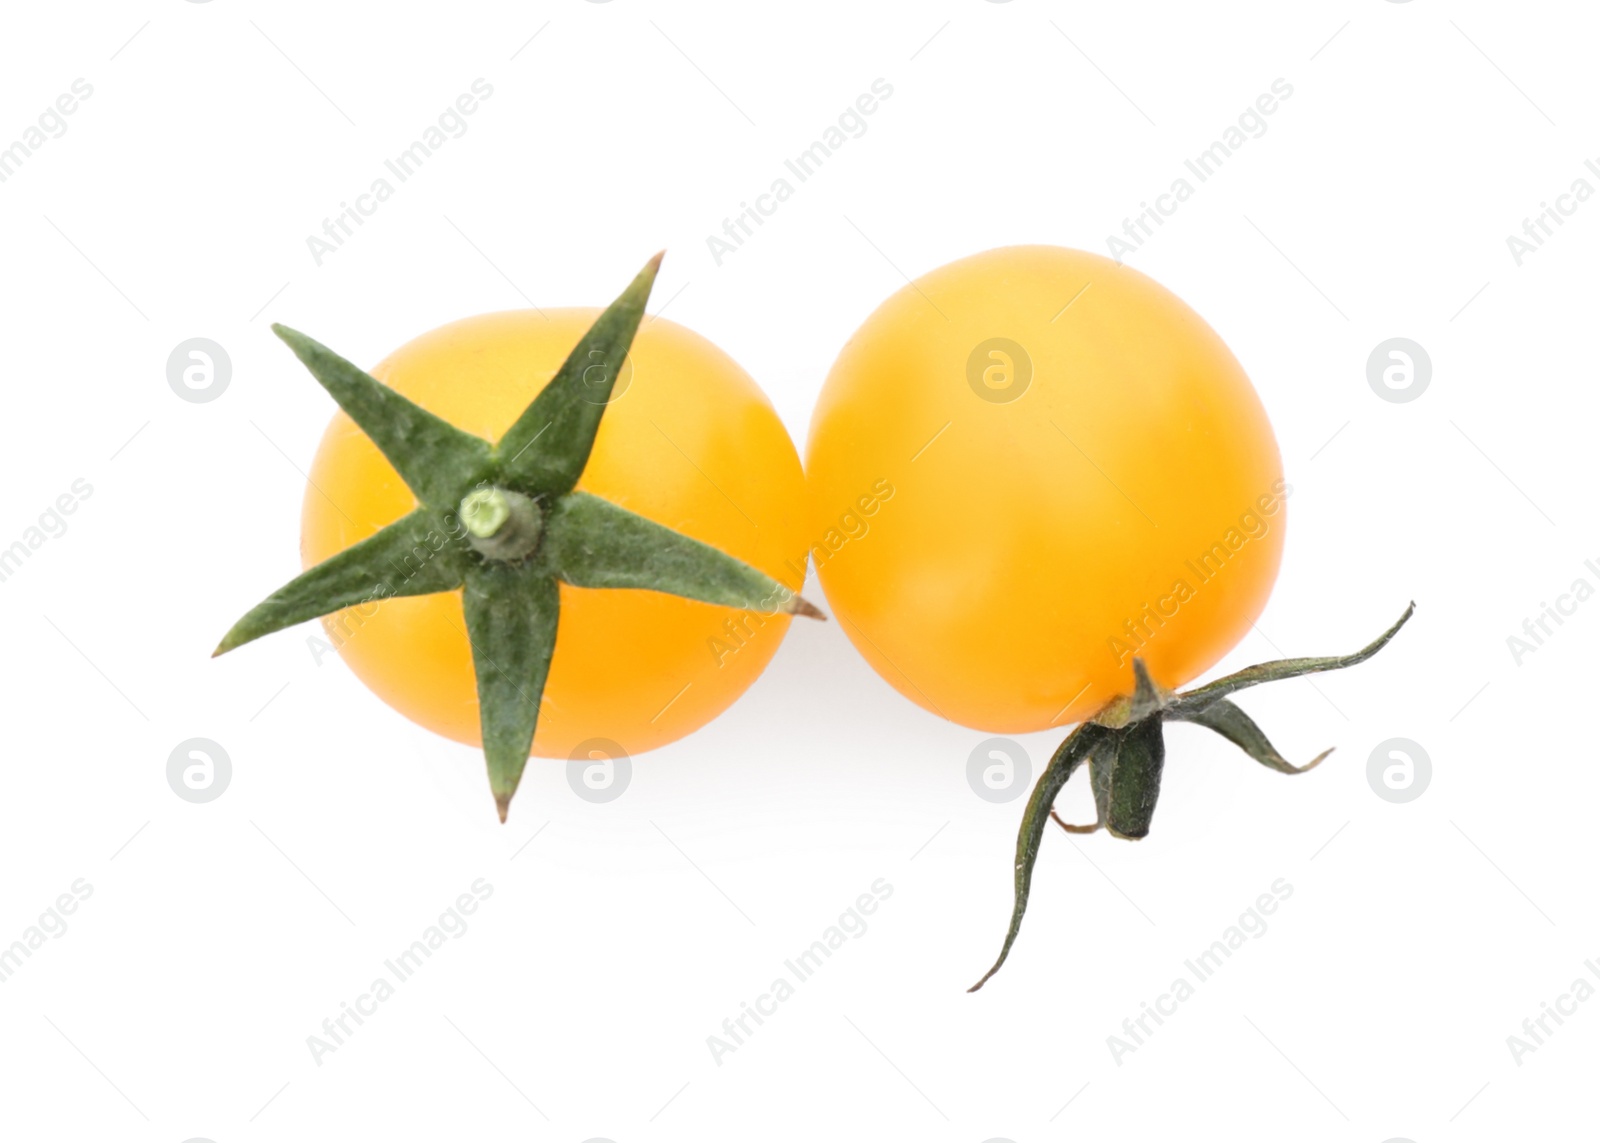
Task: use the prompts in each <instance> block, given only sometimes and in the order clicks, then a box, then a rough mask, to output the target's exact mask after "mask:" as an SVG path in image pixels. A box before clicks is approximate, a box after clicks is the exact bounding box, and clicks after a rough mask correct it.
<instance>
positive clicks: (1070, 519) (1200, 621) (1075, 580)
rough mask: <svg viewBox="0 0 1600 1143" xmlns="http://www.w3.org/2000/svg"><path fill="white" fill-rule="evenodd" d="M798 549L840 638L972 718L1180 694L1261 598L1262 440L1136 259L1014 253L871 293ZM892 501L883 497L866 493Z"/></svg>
mask: <svg viewBox="0 0 1600 1143" xmlns="http://www.w3.org/2000/svg"><path fill="white" fill-rule="evenodd" d="M806 479H807V488H808V498H809V515H810V521H811V533H812V537H813V540H815V541H819V542H816V543H814V545H813V547H812V558H813V560H814V561H815V562H816V564H817V568H818V574H819V575H820V578H821V580H822V586H823V589H824V591H825V592H826V593H827V597H828V601H829V603H830V604H831V605H832V607H833V611H834V614H835V616H836V617H837V618H838V619H839V620H840V621H841V623H842V625H843V627H844V630H845V631H846V633H847V634H848V635H849V637H850V639H851V640H852V642H854V643H855V645H856V648H857V649H858V650H859V651H860V652H861V653H862V654H863V655H864V656H865V657H866V658H867V660H868V662H870V663H871V664H872V666H873V667H874V668H875V669H876V670H877V671H878V673H879V674H881V675H882V676H883V677H884V678H885V679H887V680H888V681H889V682H890V683H892V684H893V685H894V686H895V687H896V688H897V689H898V690H900V691H901V693H903V694H904V695H906V697H908V698H910V699H912V700H913V701H915V702H917V703H920V704H921V705H922V706H924V707H926V708H928V709H929V710H932V711H934V712H936V713H938V714H941V715H943V716H945V717H947V718H950V719H953V720H955V721H956V722H959V723H962V724H963V725H966V726H971V727H975V728H979V729H983V730H989V731H994V732H999V733H1021V732H1024V731H1032V730H1041V729H1044V728H1046V727H1051V726H1060V725H1063V724H1067V723H1071V722H1075V721H1079V720H1081V719H1083V718H1085V717H1088V716H1090V715H1092V714H1093V713H1094V712H1095V711H1096V710H1098V709H1099V708H1100V707H1102V706H1104V705H1105V703H1106V702H1107V701H1109V700H1110V699H1112V698H1113V697H1115V696H1117V695H1118V694H1127V693H1130V692H1131V690H1132V684H1133V673H1132V658H1133V656H1134V655H1138V656H1141V657H1142V658H1143V659H1144V660H1145V662H1146V664H1147V665H1148V666H1149V668H1150V671H1151V674H1152V675H1153V676H1154V678H1155V680H1156V682H1157V683H1160V684H1163V685H1165V686H1168V687H1178V686H1181V685H1182V684H1184V683H1186V682H1188V681H1189V680H1191V679H1193V678H1194V677H1195V676H1197V675H1199V674H1200V673H1201V672H1202V671H1204V670H1206V669H1207V668H1208V667H1210V666H1211V665H1212V664H1214V663H1216V662H1217V660H1218V659H1220V658H1221V657H1222V656H1223V655H1224V654H1226V653H1227V651H1228V650H1229V649H1230V648H1232V647H1233V645H1234V644H1235V643H1236V642H1238V640H1239V639H1240V638H1241V637H1242V636H1243V635H1244V633H1245V632H1246V631H1248V630H1249V629H1250V625H1251V623H1252V622H1253V621H1254V620H1255V618H1256V617H1257V616H1258V615H1259V614H1260V612H1261V609H1262V608H1263V607H1264V606H1265V604H1266V600H1267V595H1268V593H1269V592H1270V591H1271V589H1272V584H1273V581H1274V580H1275V579H1276V577H1277V573H1278V564H1279V559H1280V556H1281V554H1282V549H1283V537H1284V520H1285V514H1286V510H1285V506H1284V501H1285V499H1286V498H1287V497H1288V495H1289V492H1290V489H1289V488H1288V486H1287V485H1285V484H1284V482H1283V470H1282V465H1281V463H1280V460H1279V456H1278V448H1277V444H1276V442H1275V440H1274V438H1273V435H1272V426H1271V425H1270V424H1269V423H1268V421H1267V417H1266V413H1265V411H1264V410H1263V409H1262V407H1261V402H1260V400H1259V398H1258V397H1257V395H1256V392H1255V390H1254V389H1253V388H1252V387H1251V385H1250V381H1249V379H1248V378H1247V377H1246V376H1245V374H1244V371H1243V369H1242V368H1240V366H1239V363H1238V361H1236V360H1235V359H1234V357H1233V355H1232V354H1231V353H1230V352H1229V351H1228V348H1227V346H1226V345H1224V344H1223V343H1222V340H1221V338H1219V337H1218V336H1217V334H1216V333H1215V332H1214V331H1213V330H1212V329H1211V327H1210V326H1208V325H1207V324H1206V323H1205V322H1204V321H1203V320H1202V319H1201V318H1200V316H1199V315H1198V314H1196V313H1195V312H1194V311H1193V310H1192V309H1190V308H1189V307H1188V306H1187V305H1185V304H1184V303H1183V302H1182V301H1181V300H1179V299H1178V298H1177V297H1176V296H1175V295H1173V294H1172V293H1171V292H1169V291H1168V290H1166V289H1165V288H1163V287H1162V286H1161V285H1159V284H1158V283H1156V282H1155V281H1153V280H1151V279H1150V278H1148V277H1146V276H1145V275H1143V274H1141V273H1139V272H1138V271H1136V270H1132V269H1129V268H1128V267H1126V266H1119V265H1117V264H1116V263H1114V262H1112V261H1110V260H1108V259H1106V258H1102V257H1099V256H1097V255H1094V254H1086V253H1083V252H1081V251H1076V250H1066V249H1061V248H1057V247H1049V246H1018V247H1008V248H1004V249H999V250H991V251H988V252H987V253H984V254H978V255H975V256H973V257H970V258H965V259H962V260H960V261H958V262H953V263H951V264H949V265H947V266H943V267H941V268H939V269H937V270H934V271H933V272H932V273H930V274H928V275H926V276H925V277H922V278H920V279H918V280H917V281H916V282H915V283H914V284H912V285H909V286H907V287H906V288H904V289H902V290H900V291H899V292H898V293H896V294H895V295H894V296H893V297H891V298H889V300H888V301H886V302H884V303H883V305H882V306H880V307H879V308H878V310H877V311H876V312H874V313H873V314H872V316H871V317H869V318H868V319H867V321H866V323H865V324H864V325H862V327H861V328H860V329H859V330H857V331H856V334H855V336H854V337H852V338H851V339H850V341H849V343H848V344H847V345H846V346H845V347H844V350H843V351H842V352H841V353H840V355H839V358H838V361H837V362H836V363H835V364H834V366H833V369H832V371H831V372H830V374H829V376H828V379H827V383H826V385H825V386H824V387H823V391H822V395H821V397H820V399H819V400H818V402H817V406H816V410H815V413H814V414H813V417H812V422H811V434H810V439H809V442H808V444H807V456H806ZM885 486H886V487H887V488H889V489H890V490H891V493H890V495H887V496H885V495H882V494H881V493H875V492H874V490H875V489H878V488H880V487H885Z"/></svg>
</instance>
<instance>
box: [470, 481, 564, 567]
mask: <svg viewBox="0 0 1600 1143" xmlns="http://www.w3.org/2000/svg"><path fill="white" fill-rule="evenodd" d="M459 512H460V514H461V526H462V527H463V528H465V529H466V530H467V541H468V543H470V544H471V545H472V546H473V547H474V548H476V549H477V550H478V551H479V552H481V553H482V554H483V555H484V556H485V557H486V558H488V559H491V560H505V561H506V562H508V563H515V562H516V561H518V560H524V559H527V558H528V557H529V556H531V555H532V554H533V553H534V550H535V549H536V548H538V546H539V537H540V534H541V533H542V531H543V526H544V513H542V512H540V511H539V503H538V501H536V500H534V499H533V498H532V497H531V496H524V495H523V494H522V493H520V492H513V491H512V490H511V489H509V488H496V487H494V486H490V487H487V488H475V489H473V490H472V491H471V492H469V493H467V494H466V495H465V496H463V497H462V498H461V507H460V508H459Z"/></svg>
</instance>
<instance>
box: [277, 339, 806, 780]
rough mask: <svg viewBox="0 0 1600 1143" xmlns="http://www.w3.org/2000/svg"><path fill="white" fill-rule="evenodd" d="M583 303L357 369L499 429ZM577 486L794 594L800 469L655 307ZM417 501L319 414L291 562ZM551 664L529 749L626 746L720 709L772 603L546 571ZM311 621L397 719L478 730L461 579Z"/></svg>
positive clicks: (343, 543) (554, 356)
mask: <svg viewBox="0 0 1600 1143" xmlns="http://www.w3.org/2000/svg"><path fill="white" fill-rule="evenodd" d="M599 315H600V311H599V310H593V309H560V310H546V311H544V312H543V313H542V314H541V313H539V312H537V311H511V312H506V313H495V314H486V315H483V316H480V317H474V318H468V319H466V320H464V321H458V322H455V323H453V324H450V325H447V326H443V327H441V328H439V329H436V330H433V331H432V332H430V333H426V334H423V335H422V336H421V337H418V338H416V339H415V340H413V341H411V342H409V343H408V344H406V345H405V346H402V347H401V348H400V349H398V350H396V351H395V352H394V353H392V354H390V355H389V356H388V357H387V358H386V359H385V360H384V361H383V362H382V363H381V364H380V365H378V366H377V367H376V368H375V369H374V370H372V373H373V376H375V377H377V378H378V379H379V380H381V381H384V382H385V383H387V384H388V385H390V386H392V387H393V388H394V389H396V390H398V391H399V392H400V393H403V394H404V395H405V396H407V397H409V398H411V399H412V400H413V401H415V402H417V403H418V404H420V405H421V406H423V407H424V408H426V409H428V410H429V411H431V412H433V413H435V414H437V415H439V416H440V417H443V418H444V419H445V420H447V421H449V422H451V423H452V424H454V425H456V426H458V427H460V428H462V429H465V430H466V431H468V432H471V433H475V434H477V435H479V436H482V437H484V438H485V439H487V440H491V441H493V440H498V439H499V437H500V436H501V434H503V433H504V432H505V430H506V429H507V428H509V427H510V425H511V424H512V423H513V422H514V421H515V420H516V418H517V417H518V415H520V414H521V412H522V411H523V409H525V408H526V407H527V405H528V403H529V402H530V401H531V400H532V399H533V398H534V397H535V396H536V395H537V394H538V393H539V392H540V390H542V389H543V388H544V386H545V385H546V384H547V383H548V382H549V380H550V378H551V377H553V376H554V374H555V371H556V370H557V369H558V368H559V367H560V365H561V363H562V361H563V360H565V358H566V356H567V354H568V353H569V352H570V351H571V349H572V348H573V346H574V345H576V344H577V342H578V339H579V338H580V337H582V335H583V334H584V332H585V331H586V330H587V329H588V328H589V326H590V325H591V324H592V323H593V322H594V320H595V318H597V317H598V316H599ZM617 389H618V390H620V395H618V396H615V397H614V398H613V400H612V402H611V404H610V405H609V406H608V408H607V409H606V413H605V416H604V418H603V419H602V421H601V424H600V431H599V434H598V435H597V436H596V438H595V445H594V451H593V453H592V454H591V455H590V458H589V464H588V467H587V468H586V469H585V470H584V473H583V477H582V479H581V480H580V481H579V482H578V487H579V488H580V489H582V490H584V491H586V492H591V493H593V494H595V495H596V496H601V497H604V498H605V499H607V500H610V501H612V502H614V503H616V504H619V505H621V506H623V507H625V508H628V509H629V510H631V511H634V512H637V513H639V514H640V515H642V516H645V517H648V518H649V519H651V520H654V521H656V522H657V523H659V524H664V525H666V526H667V527H669V528H673V529H676V530H678V531H680V532H682V533H684V534H685V535H688V536H692V537H693V538H695V539H697V540H701V541H703V542H705V543H708V544H711V545H712V546H714V547H716V548H719V549H721V550H722V551H724V552H727V553H728V554H730V555H733V556H736V557H737V558H739V559H742V560H744V561H745V562H746V563H749V564H751V565H752V566H754V567H757V568H759V569H761V570H762V571H764V572H766V573H767V574H769V575H771V576H772V577H773V578H775V579H777V580H779V581H780V582H782V583H784V584H786V585H787V586H789V587H790V588H792V589H794V590H796V591H798V590H799V589H800V587H801V576H800V575H799V574H797V572H796V570H795V569H796V567H800V568H803V567H804V563H803V561H798V560H797V555H798V553H801V552H803V551H804V549H805V544H804V541H803V539H802V538H801V537H802V536H803V512H804V480H803V477H802V475H801V470H800V462H799V457H798V456H797V454H796V452H795V449H794V445H793V443H792V442H791V441H790V439H789V435H788V433H787V432H786V430H785V429H784V427H783V424H782V422H781V421H780V420H779V419H778V416H777V413H776V412H775V411H774V410H773V408H772V405H771V403H770V402H769V401H768V400H767V398H766V396H765V394H763V393H762V392H761V390H760V389H759V388H758V387H757V386H756V384H755V382H754V381H753V380H751V378H750V377H749V376H748V375H747V374H746V373H745V372H744V370H742V369H741V368H740V367H739V366H738V365H737V364H736V363H735V362H734V361H733V360H732V359H731V358H729V357H728V356H727V355H726V354H724V353H723V352H722V351H721V350H719V349H718V348H717V347H716V346H714V345H712V344H711V343H710V342H709V341H707V340H705V339H704V338H702V337H700V336H699V335H698V334H695V333H693V332H692V331H690V330H688V329H685V328H684V327H682V326H679V325H676V324H674V323H673V322H671V321H667V320H666V319H664V318H647V319H646V320H645V323H644V324H643V325H642V326H641V327H640V329H639V333H638V335H637V337H636V338H635V340H634V344H633V348H632V349H631V350H630V352H629V355H628V363H627V364H626V365H625V366H624V368H623V372H622V373H621V374H620V375H619V379H618V382H617ZM415 506H416V499H415V498H414V497H413V496H412V495H411V492H410V490H409V489H408V488H407V487H406V485H405V484H404V483H403V482H402V481H401V479H400V477H399V475H398V474H397V473H395V471H394V469H393V468H392V467H391V466H390V465H389V463H388V462H387V461H386V460H384V458H383V456H382V455H381V454H380V453H379V452H378V450H377V448H376V447H375V446H374V445H373V444H372V442H371V441H370V440H368V439H367V437H366V435H365V434H363V433H362V432H361V430H360V429H359V428H357V427H356V426H355V424H354V423H353V422H352V421H351V420H350V419H349V418H348V417H347V416H345V414H343V413H339V414H337V415H335V417H334V418H333V421H332V423H331V424H329V426H328V429H327V432H326V433H325V434H324V436H323V439H322V444H321V446H320V447H319V448H318V450H317V455H316V459H315V461H314V462H313V465H312V469H311V480H310V482H309V484H308V485H307V488H306V496H305V504H304V507H303V511H302V530H301V551H302V556H303V559H304V562H305V565H306V566H307V567H310V566H312V565H313V564H316V563H319V562H321V561H322V560H324V559H326V558H328V557H329V556H331V555H333V554H335V553H336V552H339V551H341V550H343V549H344V548H346V547H349V546H350V545H351V544H354V543H356V542H358V541H360V540H363V539H365V538H366V537H367V536H370V535H371V534H372V533H374V532H376V531H377V530H378V529H379V528H381V527H383V526H384V525H386V524H388V523H390V522H391V521H393V520H396V519H398V518H399V517H400V516H402V515H404V514H405V513H407V512H409V511H411V510H412V509H413V508H414V507H415ZM560 590H561V615H560V622H559V626H558V629H557V636H556V647H555V658H554V661H553V663H552V665H551V669H550V677H549V680H548V682H547V684H546V686H545V692H544V701H543V703H542V705H541V708H540V716H539V724H538V730H537V733H536V735H535V738H534V744H533V753H534V754H536V755H540V756H544V757H567V756H569V755H570V754H571V753H572V751H574V750H575V749H577V748H578V747H579V746H580V745H581V744H584V743H586V742H587V741H588V740H590V739H595V738H603V739H608V740H610V741H611V742H614V743H616V744H617V745H619V746H621V747H622V748H623V749H624V750H625V751H626V752H627V753H629V754H630V755H631V754H637V753H640V752H641V751H644V750H649V749H652V748H654V747H657V746H661V745H664V744H666V743H668V742H672V741H674V740H676V739H678V738H681V737H682V736H683V735H685V734H688V733H690V732H691V731H693V730H696V729H698V728H699V727H700V726H702V725H704V724H705V723H706V722H708V721H710V720H711V719H712V718H714V717H716V716H717V715H718V714H720V713H721V712H722V711H723V710H724V709H726V708H727V706H728V705H729V704H730V703H732V702H733V701H734V699H736V698H737V697H738V696H739V695H740V694H741V693H743V692H744V690H745V688H747V687H748V686H749V685H750V684H751V683H752V682H754V681H755V679H756V677H757V676H758V675H759V674H760V673H761V671H762V669H763V668H764V667H765V666H766V664H767V662H768V661H769V660H770V659H771V657H772V655H773V652H774V651H776V649H777V647H778V644H779V642H780V641H781V640H782V638H783V634H784V632H785V631H786V630H787V628H788V623H789V617H788V616H787V615H775V616H755V615H752V614H751V613H746V612H740V611H737V610H733V609H730V608H724V607H716V606H713V605H710V604H705V603H698V602H693V601H690V600H686V599H681V598H678V597H676V596H668V595H663V594H660V593H656V592H648V591H620V590H605V591H599V590H586V589H582V588H573V587H569V586H567V585H565V584H563V585H561V589H560ZM365 611H366V612H367V614H362V611H361V610H359V609H349V610H347V611H344V612H340V613H339V614H337V615H334V616H330V617H328V619H327V620H325V621H324V622H325V626H326V627H327V631H328V636H329V638H330V640H331V641H332V642H333V643H334V644H335V646H337V647H338V649H339V653H340V654H341V655H342V656H343V657H344V660H345V662H346V663H348V664H349V666H350V668H351V669H352V670H353V671H355V673H356V674H357V676H359V677H360V678H361V680H362V681H363V682H364V683H366V685H367V686H368V687H370V688H371V689H372V690H373V691H374V692H375V693H376V694H377V695H378V696H379V697H380V698H382V699H383V700H384V701H385V702H387V703H388V704H389V705H390V706H392V707H394V708H395V709H396V710H398V711H400V712H401V713H402V714H404V715H406V716H407V717H409V718H411V719H413V720H414V721H416V722H418V723H420V724H421V725H423V726H425V727H427V728H428V729H430V730H433V731H436V732H438V733H439V734H443V735H445V736H447V737H449V738H453V739H455V740H456V741H458V742H463V743H468V744H471V745H478V744H480V737H479V726H478V700H477V689H476V683H475V679H474V675H473V669H472V652H471V645H470V643H469V642H468V639H467V635H466V626H465V621H464V619H463V616H462V603H461V592H460V591H459V590H457V591H453V592H448V593H444V594H439V595H431V596H420V597H415V598H405V599H390V600H385V601H383V602H382V603H377V604H370V605H368V606H367V607H366V608H365Z"/></svg>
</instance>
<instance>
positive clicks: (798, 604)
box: [788, 595, 828, 623]
mask: <svg viewBox="0 0 1600 1143" xmlns="http://www.w3.org/2000/svg"><path fill="white" fill-rule="evenodd" d="M788 610H789V614H790V615H799V616H803V617H804V618H806V619H820V620H822V621H823V622H824V623H826V622H827V621H828V617H827V616H826V615H824V614H823V613H822V608H820V607H818V606H817V605H816V604H814V603H811V602H809V601H808V600H806V599H805V597H803V596H799V595H797V596H795V597H794V598H793V599H791V600H790V601H789V608H788Z"/></svg>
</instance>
